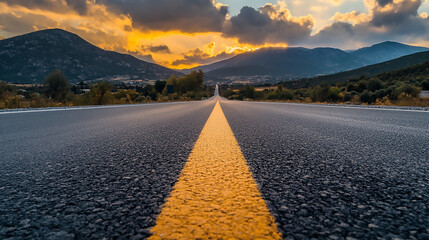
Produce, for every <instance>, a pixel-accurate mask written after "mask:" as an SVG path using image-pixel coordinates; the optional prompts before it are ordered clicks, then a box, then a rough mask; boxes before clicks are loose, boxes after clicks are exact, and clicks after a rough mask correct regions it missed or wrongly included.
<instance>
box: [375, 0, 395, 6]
mask: <svg viewBox="0 0 429 240" xmlns="http://www.w3.org/2000/svg"><path fill="white" fill-rule="evenodd" d="M392 2H393V0H377V3H378V4H379V5H380V6H382V7H384V6H386V5H387V4H390V3H392Z"/></svg>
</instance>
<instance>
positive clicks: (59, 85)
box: [44, 69, 70, 102]
mask: <svg viewBox="0 0 429 240" xmlns="http://www.w3.org/2000/svg"><path fill="white" fill-rule="evenodd" d="M44 83H45V85H46V93H47V95H48V97H49V98H51V99H53V100H56V101H61V102H64V100H65V97H66V95H67V92H68V91H69V89H70V84H69V82H68V81H67V79H66V77H65V76H64V74H63V73H62V72H61V70H59V69H58V70H56V71H55V72H53V73H51V74H49V75H48V76H47V77H46V79H45V81H44Z"/></svg>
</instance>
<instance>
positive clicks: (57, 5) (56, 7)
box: [0, 0, 88, 15]
mask: <svg viewBox="0 0 429 240" xmlns="http://www.w3.org/2000/svg"><path fill="white" fill-rule="evenodd" d="M0 2H3V3H7V4H8V5H10V6H24V7H27V8H30V9H41V10H48V11H57V12H67V11H69V8H70V7H71V8H72V9H73V10H74V11H76V12H77V13H79V14H80V15H85V14H86V13H87V10H88V6H87V2H86V0H66V4H67V5H64V4H63V2H62V1H61V0H0Z"/></svg>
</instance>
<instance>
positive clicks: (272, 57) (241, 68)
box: [0, 29, 429, 83]
mask: <svg viewBox="0 0 429 240" xmlns="http://www.w3.org/2000/svg"><path fill="white" fill-rule="evenodd" d="M428 50H429V49H428V48H423V47H416V46H410V45H406V44H401V43H397V42H390V41H388V42H383V43H379V44H376V45H373V46H370V47H365V48H361V49H358V50H354V51H343V50H340V49H336V48H314V49H308V48H302V47H289V48H263V49H259V50H256V51H253V52H246V53H242V54H239V55H237V56H234V57H232V58H229V59H226V60H223V61H220V62H216V63H212V64H209V65H205V66H199V67H197V68H194V69H202V70H203V71H204V72H205V73H206V74H205V79H206V81H207V82H208V83H214V82H227V83H228V82H229V83H231V82H248V83H258V82H278V81H290V80H295V79H301V78H311V77H316V78H312V79H316V80H314V81H321V80H320V79H323V77H321V76H325V75H329V74H335V73H338V74H337V75H335V76H336V77H338V76H341V78H342V79H344V78H347V76H344V75H341V74H343V73H344V72H348V71H349V70H354V69H359V68H363V67H366V66H368V67H369V68H367V69H365V68H364V69H360V70H359V71H358V72H352V73H351V74H352V75H353V76H356V75H357V74H362V73H364V71H370V73H373V72H374V73H380V70H381V69H387V70H397V69H393V66H402V67H408V66H410V65H407V64H411V63H414V64H418V63H421V61H423V60H424V59H426V58H425V56H426V55H424V56H417V57H416V59H414V57H411V59H408V60H406V61H399V62H400V63H398V62H396V63H389V64H390V65H389V64H388V65H389V66H390V67H380V66H376V65H374V66H372V65H373V64H379V63H383V62H386V61H390V60H393V59H396V58H400V57H403V56H406V55H410V56H412V54H415V53H419V52H424V51H428ZM428 61H429V59H428ZM371 66H372V68H371ZM382 66H387V65H382ZM56 69H61V70H62V71H63V72H64V74H65V75H66V77H67V78H68V79H69V81H70V82H80V81H94V80H95V81H96V80H142V81H149V80H158V79H166V78H169V77H170V76H171V75H173V74H174V75H176V76H180V75H183V73H187V72H189V71H190V70H193V69H187V70H182V71H181V72H178V71H175V70H172V69H168V68H166V67H163V66H160V65H157V64H154V63H148V62H145V61H143V60H140V59H137V58H135V57H133V56H131V55H127V54H121V53H117V52H113V51H106V50H103V49H100V48H98V47H96V46H94V45H92V44H90V43H89V42H87V41H85V40H84V39H82V38H80V37H79V36H78V35H76V34H73V33H70V32H67V31H64V30H61V29H49V30H42V31H37V32H32V33H28V34H24V35H21V36H16V37H12V38H7V39H3V40H0V80H3V81H7V82H13V83H41V82H42V81H43V80H44V78H45V77H46V76H47V75H48V74H49V73H51V72H53V71H54V70H56ZM368 69H370V70H368ZM374 69H375V70H374ZM376 69H378V70H376ZM365 74H366V73H365ZM338 79H340V77H338ZM307 80H308V79H307Z"/></svg>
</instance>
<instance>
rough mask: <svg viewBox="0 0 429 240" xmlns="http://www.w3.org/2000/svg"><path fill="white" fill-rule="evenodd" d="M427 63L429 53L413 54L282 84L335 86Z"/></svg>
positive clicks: (295, 86) (288, 85)
mask: <svg viewBox="0 0 429 240" xmlns="http://www.w3.org/2000/svg"><path fill="white" fill-rule="evenodd" d="M427 61H429V51H426V52H420V53H415V54H411V55H407V56H404V57H400V58H397V59H394V60H391V61H387V62H383V63H379V64H374V65H370V66H366V67H362V68H359V69H355V70H351V71H346V72H340V73H336V74H332V75H326V76H319V77H314V78H306V79H299V80H296V81H284V82H282V84H283V85H284V86H285V87H288V88H294V89H296V88H303V87H310V86H316V85H319V84H328V85H330V84H335V83H339V82H346V81H347V80H350V79H356V78H360V77H361V76H366V77H371V76H375V75H378V74H381V73H385V72H392V71H397V70H400V69H403V68H407V67H410V66H413V65H416V64H422V63H425V62H427Z"/></svg>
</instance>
